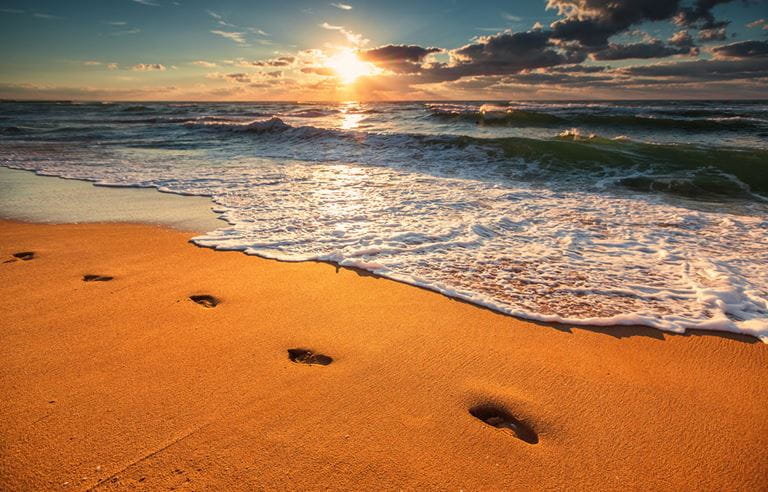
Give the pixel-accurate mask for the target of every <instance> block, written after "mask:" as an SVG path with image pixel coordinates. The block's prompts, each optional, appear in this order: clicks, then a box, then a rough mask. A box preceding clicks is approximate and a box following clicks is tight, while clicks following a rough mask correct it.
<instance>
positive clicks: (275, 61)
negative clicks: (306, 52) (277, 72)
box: [222, 56, 296, 67]
mask: <svg viewBox="0 0 768 492" xmlns="http://www.w3.org/2000/svg"><path fill="white" fill-rule="evenodd" d="M295 61H296V57H295V56H280V57H277V58H272V59H268V60H244V59H242V58H239V59H237V60H224V61H223V62H222V63H224V64H225V65H236V66H238V67H287V66H289V65H293V64H294V62H295Z"/></svg>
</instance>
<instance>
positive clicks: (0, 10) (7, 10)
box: [0, 9, 24, 14]
mask: <svg viewBox="0 0 768 492" xmlns="http://www.w3.org/2000/svg"><path fill="white" fill-rule="evenodd" d="M0 12H2V13H4V14H23V13H24V10H21V9H0Z"/></svg>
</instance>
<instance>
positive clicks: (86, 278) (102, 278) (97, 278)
mask: <svg viewBox="0 0 768 492" xmlns="http://www.w3.org/2000/svg"><path fill="white" fill-rule="evenodd" d="M113 278H114V277H108V276H106V275H83V282H109V281H110V280H112V279H113Z"/></svg>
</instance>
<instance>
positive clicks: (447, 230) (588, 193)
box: [0, 101, 768, 341]
mask: <svg viewBox="0 0 768 492" xmlns="http://www.w3.org/2000/svg"><path fill="white" fill-rule="evenodd" d="M0 165H4V166H7V167H11V168H18V169H27V170H34V171H37V172H38V173H40V174H46V175H55V176H62V177H68V178H77V179H83V180H90V181H94V182H96V183H97V184H100V185H106V186H131V187H156V188H158V189H160V190H161V191H166V192H172V193H178V194H185V195H204V196H210V197H211V198H212V199H213V200H214V202H215V203H216V204H217V212H218V213H220V214H221V216H222V218H224V219H225V220H226V223H224V222H222V227H220V228H219V229H216V230H211V231H208V232H206V233H205V234H203V235H201V236H198V237H196V238H195V242H196V243H197V244H199V245H202V246H208V247H212V248H217V249H223V250H241V251H244V252H245V253H247V254H252V255H259V256H263V257H267V258H276V259H281V260H287V261H306V260H322V261H330V262H334V263H337V264H340V265H347V266H355V267H359V268H363V269H367V270H370V271H372V272H375V273H377V274H380V275H382V276H385V277H389V278H393V279H397V280H401V281H404V282H408V283H411V284H415V285H419V286H423V287H427V288H430V289H433V290H436V291H439V292H442V293H445V294H447V295H450V296H454V297H458V298H461V299H465V300H468V301H471V302H474V303H477V304H480V305H483V306H487V307H490V308H492V309H495V310H497V311H500V312H503V313H508V314H512V315H515V316H520V317H523V318H529V319H534V320H542V321H560V322H567V323H575V324H589V325H616V324H640V325H647V326H651V327H656V328H659V329H661V330H667V331H672V332H684V331H685V330H686V329H688V328H700V329H712V330H726V331H732V332H737V333H748V334H752V335H754V336H757V337H759V338H761V339H762V340H764V341H768V102H765V101H762V102H761V101H696V102H690V101H622V102H574V101H571V102H451V103H443V102H408V103H332V104H318V103H238V104H229V103H141V104H136V103H87V104H83V103H65V102H58V103H56V102H49V103H15V102H4V103H0ZM227 224H228V225H227Z"/></svg>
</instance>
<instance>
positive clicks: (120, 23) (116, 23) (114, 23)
mask: <svg viewBox="0 0 768 492" xmlns="http://www.w3.org/2000/svg"><path fill="white" fill-rule="evenodd" d="M107 24H109V25H110V26H115V27H121V26H124V25H126V24H127V23H126V22H123V21H112V22H107Z"/></svg>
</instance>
